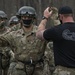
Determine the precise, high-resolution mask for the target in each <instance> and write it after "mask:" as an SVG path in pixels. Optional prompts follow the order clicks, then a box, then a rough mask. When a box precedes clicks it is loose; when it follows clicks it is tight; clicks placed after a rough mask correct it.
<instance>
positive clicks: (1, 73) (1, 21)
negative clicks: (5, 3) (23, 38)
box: [0, 10, 12, 75]
mask: <svg viewBox="0 0 75 75" xmlns="http://www.w3.org/2000/svg"><path fill="white" fill-rule="evenodd" d="M8 30H9V28H8V27H7V14H6V13H5V12H4V11H2V10H0V35H3V34H5V33H6V32H8ZM1 42H2V45H0V75H7V71H8V68H9V64H10V58H11V52H12V51H11V49H10V47H8V43H4V42H3V41H0V43H1ZM4 44H5V45H4Z"/></svg>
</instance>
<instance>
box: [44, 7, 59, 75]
mask: <svg viewBox="0 0 75 75" xmlns="http://www.w3.org/2000/svg"><path fill="white" fill-rule="evenodd" d="M52 10H53V14H52V16H51V17H50V21H49V22H50V23H49V25H48V24H47V25H46V28H49V27H53V26H56V25H59V24H60V21H59V20H58V9H57V8H56V7H52ZM44 55H45V59H44V61H45V65H46V66H45V68H44V69H45V70H44V71H47V73H48V72H49V71H50V72H49V73H50V74H51V75H52V73H53V71H54V70H55V64H54V53H53V42H52V41H50V42H48V43H47V47H46V50H45V54H44ZM48 70H49V71H48ZM47 73H46V72H45V74H47Z"/></svg>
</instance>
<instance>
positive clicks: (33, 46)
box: [1, 26, 46, 75]
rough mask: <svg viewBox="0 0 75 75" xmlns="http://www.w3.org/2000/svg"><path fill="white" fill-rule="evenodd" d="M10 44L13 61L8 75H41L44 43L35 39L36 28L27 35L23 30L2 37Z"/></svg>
mask: <svg viewBox="0 0 75 75" xmlns="http://www.w3.org/2000/svg"><path fill="white" fill-rule="evenodd" d="M1 38H5V39H6V40H8V41H9V42H10V44H11V47H12V48H13V51H14V53H15V60H13V62H11V64H10V67H9V71H8V75H32V74H33V75H35V74H36V75H42V74H43V66H44V64H43V55H44V51H45V46H46V42H44V41H42V40H39V39H37V37H36V26H34V27H33V29H32V31H31V32H29V33H26V32H24V30H23V29H19V30H18V31H12V32H10V33H9V34H6V35H4V36H2V37H1Z"/></svg>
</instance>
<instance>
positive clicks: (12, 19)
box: [8, 16, 19, 26]
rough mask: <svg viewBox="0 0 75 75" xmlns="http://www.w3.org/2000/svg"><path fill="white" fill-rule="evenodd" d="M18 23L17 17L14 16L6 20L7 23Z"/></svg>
mask: <svg viewBox="0 0 75 75" xmlns="http://www.w3.org/2000/svg"><path fill="white" fill-rule="evenodd" d="M18 23H19V19H18V18H17V17H16V16H12V17H11V18H10V20H9V21H8V25H9V26H10V25H12V24H18Z"/></svg>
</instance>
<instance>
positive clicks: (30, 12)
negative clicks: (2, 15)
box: [16, 6, 36, 19]
mask: <svg viewBox="0 0 75 75" xmlns="http://www.w3.org/2000/svg"><path fill="white" fill-rule="evenodd" d="M16 16H17V17H18V18H21V16H30V17H32V18H34V19H35V18H36V11H35V9H34V8H33V7H30V6H23V7H21V8H20V9H19V10H18V12H17V14H16Z"/></svg>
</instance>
